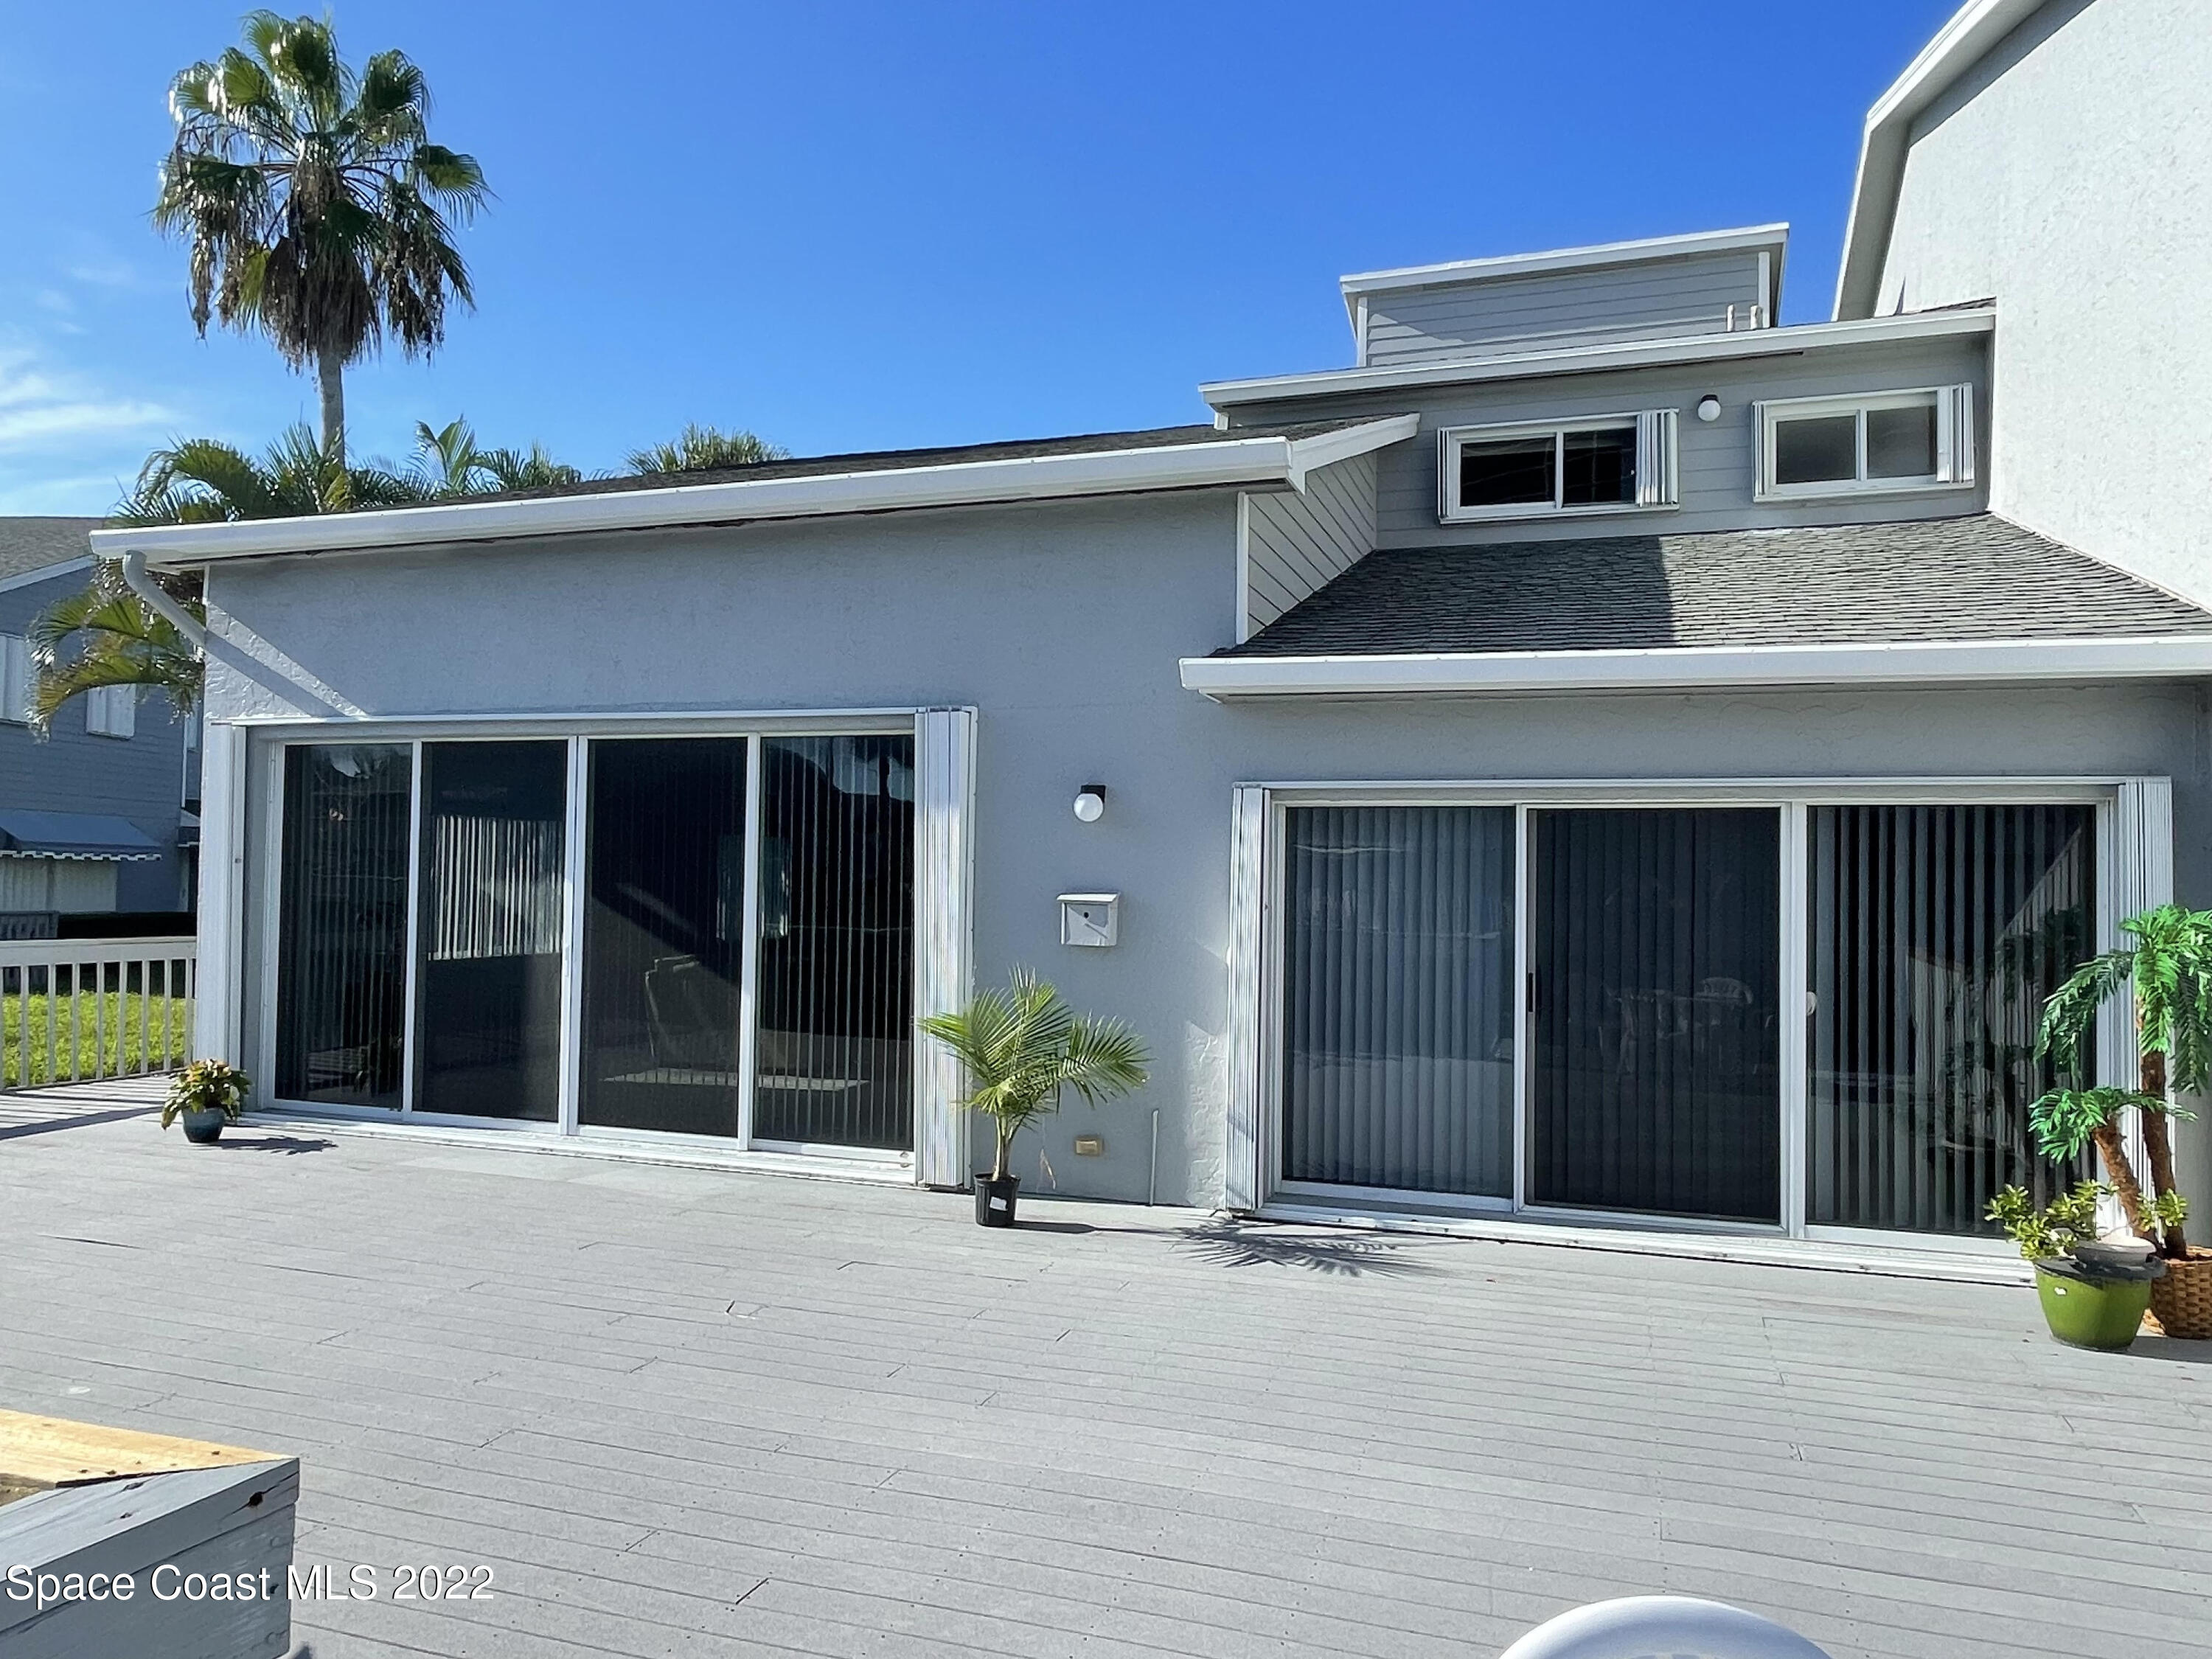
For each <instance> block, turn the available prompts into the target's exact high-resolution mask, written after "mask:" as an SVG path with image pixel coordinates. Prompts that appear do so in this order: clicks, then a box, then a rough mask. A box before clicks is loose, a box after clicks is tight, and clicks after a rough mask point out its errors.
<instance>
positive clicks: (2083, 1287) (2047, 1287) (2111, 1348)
mask: <svg viewBox="0 0 2212 1659" xmlns="http://www.w3.org/2000/svg"><path fill="white" fill-rule="evenodd" d="M2035 1298H2036V1300H2037V1301H2039V1302H2040V1303H2042V1304H2043V1317H2044V1320H2045V1322H2046V1323H2047V1324H2048V1325H2049V1326H2050V1327H2051V1335H2053V1336H2055V1337H2057V1339H2058V1340H2060V1341H2061V1342H2063V1343H2064V1344H2066V1346H2069V1348H2097V1349H2100V1350H2102V1351H2104V1352H2107V1353H2116V1352H2118V1351H2119V1350H2120V1349H2122V1348H2124V1347H2126V1346H2128V1344H2130V1342H2132V1341H2134V1340H2136V1332H2137V1331H2139V1330H2141V1329H2142V1317H2143V1314H2144V1311H2145V1310H2148V1308H2149V1306H2150V1280H2149V1279H2081V1278H2076V1277H2073V1276H2071V1275H2068V1274H2061V1273H2052V1272H2051V1270H2050V1269H2048V1268H2046V1267H2038V1268H2036V1270H2035Z"/></svg>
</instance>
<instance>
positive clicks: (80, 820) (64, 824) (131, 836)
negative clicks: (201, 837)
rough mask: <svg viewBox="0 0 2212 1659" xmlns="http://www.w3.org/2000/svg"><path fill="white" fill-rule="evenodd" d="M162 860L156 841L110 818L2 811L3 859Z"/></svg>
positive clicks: (0, 856) (98, 814)
mask: <svg viewBox="0 0 2212 1659" xmlns="http://www.w3.org/2000/svg"><path fill="white" fill-rule="evenodd" d="M160 857H161V848H160V846H159V845H158V844H157V843H156V842H155V840H154V838H153V837H152V836H149V835H148V834H146V832H145V831H144V830H143V829H139V828H138V826H137V824H135V823H131V820H130V819H128V818H125V817H117V816H116V815H114V814H112V813H108V812H42V811H33V810H32V809H31V808H28V807H8V808H4V809H0V859H76V860H98V861H100V862H112V863H117V864H139V863H143V862H145V861H147V860H151V859H158V858H160Z"/></svg>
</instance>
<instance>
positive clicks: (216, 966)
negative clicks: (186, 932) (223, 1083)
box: [192, 721, 273, 1071]
mask: <svg viewBox="0 0 2212 1659" xmlns="http://www.w3.org/2000/svg"><path fill="white" fill-rule="evenodd" d="M200 802H201V805H200V916H201V918H202V920H201V923H200V928H199V936H200V944H199V951H198V952H197V954H198V958H199V960H198V964H197V967H196V968H195V969H194V973H193V977H194V981H195V983H194V986H193V989H194V991H195V993H196V994H197V1000H196V1001H195V1002H194V1004H193V1019H192V1052H193V1054H196V1055H197V1056H200V1057H202V1058H204V1059H210V1060H228V1061H229V1062H230V1063H231V1064H232V1065H234V1066H238V1067H239V1068H240V1070H241V1071H242V1070H244V1069H245V1066H246V1055H245V1054H243V1053H242V1052H241V1050H240V1036H241V1033H242V1030H243V1026H242V1023H241V1022H242V1019H243V1016H244V1010H243V1008H242V1007H241V1006H240V1004H241V1003H242V1002H243V1000H244V998H243V995H242V992H243V990H244V987H245V981H244V978H243V977H242V975H243V974H244V971H245V953H244V951H243V950H242V949H241V945H242V943H243V934H244V931H245V921H246V733H245V732H241V731H240V730H239V729H238V728H237V727H236V726H231V725H228V724H225V723H224V722H222V721H214V722H211V723H210V725H209V726H208V727H207V731H206V733H205V743H204V746H203V747H202V749H201V751H200ZM272 1029H273V1026H272Z"/></svg>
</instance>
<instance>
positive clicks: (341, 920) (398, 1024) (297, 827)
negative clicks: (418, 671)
mask: <svg viewBox="0 0 2212 1659" xmlns="http://www.w3.org/2000/svg"><path fill="white" fill-rule="evenodd" d="M413 764H414V763H413V757H412V755H411V753H410V750H408V748H407V747H406V746H405V745H404V744H374V745H372V744H298V745H295V746H294V747H293V748H291V749H289V750H286V751H285V756H284V830H283V857H282V860H281V864H282V875H281V877H280V883H281V885H280V896H279V899H278V944H277V969H276V1080H275V1081H276V1095H277V1097H278V1098H280V1099H283V1100H297V1101H303V1102H311V1103H317V1104H325V1105H346V1106H381V1107H387V1108H389V1109H392V1110H394V1111H397V1110H398V1108H399V1104H400V1085H401V1076H402V1073H401V1066H402V1050H403V1048H404V1042H405V1031H404V1024H405V1020H404V1012H405V997H406V984H407V818H408V802H409V791H410V785H411V783H412V781H413V777H412V775H413Z"/></svg>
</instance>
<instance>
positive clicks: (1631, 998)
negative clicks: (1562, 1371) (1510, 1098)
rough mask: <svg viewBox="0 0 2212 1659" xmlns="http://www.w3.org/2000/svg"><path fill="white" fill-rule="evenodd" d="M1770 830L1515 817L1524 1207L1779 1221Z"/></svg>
mask: <svg viewBox="0 0 2212 1659" xmlns="http://www.w3.org/2000/svg"><path fill="white" fill-rule="evenodd" d="M1780 852H1781V826H1780V814H1779V813H1778V811H1775V810H1774V809H1773V808H1771V807H1765V808H1753V809H1748V810H1729V809H1723V808H1671V807H1670V808H1658V809H1650V810H1646V809H1629V808H1624V809H1612V810H1599V811H1554V810H1551V809H1546V810H1544V811H1539V812H1536V813H1534V814H1532V823H1531V828H1530V860H1531V864H1530V870H1529V878H1528V879H1529V907H1530V917H1529V921H1530V927H1529V962H1530V968H1531V975H1530V981H1531V982H1530V987H1529V989H1530V1000H1531V1002H1532V1004H1533V1009H1532V1022H1531V1023H1532V1027H1533V1030H1532V1042H1531V1048H1530V1061H1531V1064H1530V1079H1529V1099H1528V1149H1529V1155H1528V1202H1530V1203H1531V1204H1534V1205H1545V1206H1573V1207H1577V1208H1590V1209H1598V1210H1613V1211H1624V1212H1638V1213H1644V1214H1651V1215H1666V1216H1685V1217H1692V1216H1693V1217H1705V1218H1713V1219H1720V1220H1730V1221H1763V1222H1770V1223H1771V1222H1778V1221H1779V1220H1780V1219H1781V1213H1782V1212H1781V1203H1782V1182H1781V1168H1782V1166H1781V1155H1782V1141H1781V1116H1782V1112H1781V1104H1782V1096H1781V1066H1780V1024H1781V981H1782V972H1781V925H1780V914H1781V910H1780V905H1781V888H1780Z"/></svg>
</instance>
